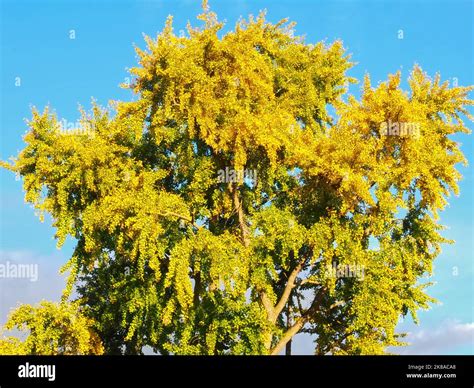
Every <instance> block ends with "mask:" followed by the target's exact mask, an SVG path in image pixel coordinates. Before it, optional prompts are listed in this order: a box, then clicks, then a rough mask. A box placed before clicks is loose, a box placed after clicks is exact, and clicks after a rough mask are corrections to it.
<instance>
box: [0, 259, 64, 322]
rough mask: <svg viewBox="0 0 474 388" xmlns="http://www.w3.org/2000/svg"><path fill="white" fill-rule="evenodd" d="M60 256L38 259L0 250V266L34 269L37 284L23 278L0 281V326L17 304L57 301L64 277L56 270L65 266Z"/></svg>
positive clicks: (62, 287) (0, 279) (2, 279)
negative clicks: (15, 265)
mask: <svg viewBox="0 0 474 388" xmlns="http://www.w3.org/2000/svg"><path fill="white" fill-rule="evenodd" d="M66 261H67V259H66V258H65V257H64V255H61V254H58V253H54V254H52V255H40V254H37V253H34V252H30V251H7V250H0V263H7V262H9V263H15V264H34V265H37V270H38V272H37V276H38V279H37V281H30V279H25V278H0V325H3V324H4V323H5V322H6V320H7V316H8V314H9V313H10V311H11V310H12V309H13V308H15V307H17V306H18V305H19V304H24V303H27V304H36V303H38V302H39V301H41V300H43V299H46V300H51V301H58V300H59V299H60V297H61V293H62V290H63V289H64V286H65V280H66V276H64V275H60V274H59V269H60V268H61V266H62V265H63V264H64V263H66Z"/></svg>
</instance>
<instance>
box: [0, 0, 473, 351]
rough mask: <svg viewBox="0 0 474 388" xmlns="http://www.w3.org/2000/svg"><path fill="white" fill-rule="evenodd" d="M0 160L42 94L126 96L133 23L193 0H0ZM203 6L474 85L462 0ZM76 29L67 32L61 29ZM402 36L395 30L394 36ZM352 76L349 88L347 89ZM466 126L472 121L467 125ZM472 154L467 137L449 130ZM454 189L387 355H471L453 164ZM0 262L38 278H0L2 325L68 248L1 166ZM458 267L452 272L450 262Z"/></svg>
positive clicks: (179, 11)
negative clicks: (437, 248)
mask: <svg viewBox="0 0 474 388" xmlns="http://www.w3.org/2000/svg"><path fill="white" fill-rule="evenodd" d="M0 3H1V12H0V18H1V19H0V26H1V27H0V43H1V45H0V46H1V53H0V73H1V74H0V77H1V88H0V158H1V159H3V160H5V159H7V158H8V157H10V156H12V155H16V154H17V153H18V151H19V150H21V149H22V148H23V146H24V144H23V141H22V135H23V134H24V132H25V131H26V129H27V128H26V124H25V121H24V119H26V118H29V117H30V116H31V113H30V112H31V107H32V106H33V105H34V106H37V107H38V108H40V109H41V110H42V109H43V108H44V106H45V105H48V104H50V105H51V107H53V108H54V109H55V111H56V112H57V114H58V116H59V117H60V118H64V119H66V120H68V121H70V122H74V121H76V120H77V119H78V118H79V114H78V110H77V108H78V105H79V104H80V105H82V106H84V107H85V108H89V107H90V101H91V98H92V97H93V98H95V99H96V100H97V101H98V102H99V103H100V104H103V105H105V104H107V102H108V101H109V100H117V99H120V100H127V99H131V94H130V92H129V91H126V90H123V89H120V88H119V87H118V85H119V84H120V83H122V82H124V81H126V77H128V73H127V70H126V69H127V68H128V67H133V66H135V64H136V57H135V52H134V49H133V45H134V44H135V45H137V46H139V47H141V48H143V47H144V42H143V35H142V34H143V33H145V34H147V35H151V36H155V35H156V33H157V32H158V31H159V30H161V29H162V27H163V25H164V21H165V19H166V17H167V16H168V15H169V14H172V15H174V19H175V29H176V30H177V31H179V30H180V29H184V27H185V25H186V23H187V21H188V20H190V21H191V23H193V24H196V23H197V20H196V18H195V17H196V15H197V14H198V13H200V1H199V0H182V1H171V0H169V1H157V0H149V1H125V0H118V1H59V0H45V1H41V2H39V1H33V0H31V1H22V0H0ZM210 5H211V8H212V9H213V10H214V11H215V12H217V14H218V15H219V18H220V19H225V20H227V22H228V25H227V27H226V29H229V28H232V27H233V25H234V23H235V21H236V20H237V19H238V18H239V17H240V16H243V17H246V16H247V15H248V14H249V13H253V14H257V13H258V12H259V10H261V9H267V10H268V15H267V16H268V19H269V20H270V21H273V22H276V21H278V20H280V19H282V18H284V17H289V18H290V20H292V21H295V22H297V26H296V33H297V34H299V35H305V36H306V40H307V42H308V43H315V42H318V41H320V40H326V41H327V42H331V41H333V40H335V39H341V40H342V41H343V42H344V45H345V47H346V48H347V50H348V52H350V53H351V54H352V60H353V61H354V62H356V63H357V65H356V66H355V67H354V68H353V69H351V70H350V72H349V74H350V75H351V76H353V77H356V78H359V79H361V77H363V75H364V74H365V73H367V72H368V73H369V74H370V76H371V78H372V81H373V83H374V84H376V83H377V82H378V81H383V80H385V79H386V78H387V74H389V73H394V72H396V71H397V70H401V71H402V75H403V78H404V80H405V82H404V85H406V78H407V77H408V73H409V71H410V69H411V68H412V67H413V65H414V64H415V63H418V64H420V65H421V67H422V68H423V69H424V70H425V71H427V72H428V73H429V74H431V75H434V74H435V73H436V72H440V73H441V76H442V79H443V80H446V79H449V80H451V81H457V82H458V83H459V84H460V85H471V84H474V74H473V69H474V55H473V51H474V48H473V36H474V31H473V28H474V27H473V25H474V23H473V22H474V11H473V3H472V2H471V1H455V0H446V1H419V0H415V1H408V0H407V1H397V2H392V1H349V0H346V1H339V0H337V1H309V0H307V1H302V0H299V1H298V0H273V1H270V0H266V1H264V0H261V1H249V0H213V1H212V0H211V1H210ZM72 30H74V34H75V39H70V38H71V36H72V34H73V33H72ZM400 32H402V34H403V39H399V37H400V36H401V34H400ZM359 87H360V85H357V86H354V87H352V89H351V92H352V93H354V94H355V95H357V94H358V93H359ZM469 125H470V128H471V129H472V128H474V127H473V125H472V123H470V124H469ZM456 139H457V140H458V141H460V142H461V143H462V144H463V147H462V149H463V151H464V152H465V154H466V156H467V158H468V159H469V161H470V162H471V163H472V162H473V160H474V152H473V146H472V137H470V136H466V135H462V136H458V137H457V138H456ZM460 170H461V172H462V174H463V175H464V180H463V181H462V182H461V184H460V188H461V195H460V196H459V197H451V198H450V201H449V202H450V206H449V207H448V208H447V209H446V210H445V211H444V212H443V213H442V217H441V221H442V223H443V224H445V225H447V226H448V229H447V230H446V231H445V236H446V237H448V238H452V239H454V240H456V244H455V245H451V246H445V247H444V250H443V253H442V254H441V255H440V257H439V258H438V259H437V260H436V262H435V275H434V276H433V278H432V279H431V280H432V281H435V282H436V284H435V285H434V286H433V287H431V288H430V289H429V293H430V294H431V295H432V296H434V297H436V298H438V299H439V300H440V302H441V304H439V305H435V306H433V307H432V309H431V310H429V311H426V312H421V313H420V314H419V317H420V324H419V326H414V325H413V323H412V322H411V320H410V319H407V320H406V321H405V322H401V323H400V330H407V331H409V332H410V333H411V334H410V336H409V340H410V341H411V342H412V343H413V345H412V346H411V347H410V348H407V349H393V350H392V351H394V352H397V353H403V354H407V353H415V354H416V353H418V354H423V353H425V354H428V353H433V354H437V353H438V354H474V323H473V322H474V319H473V312H474V310H473V309H474V307H473V306H474V303H473V302H474V301H473V295H474V285H473V284H474V282H473V276H474V274H473V272H474V271H473V262H474V260H473V252H474V249H473V248H474V246H473V244H474V243H473V240H474V235H473V227H472V220H473V184H472V183H473V176H472V169H471V168H470V167H467V168H465V167H462V166H460ZM0 188H1V190H0V263H2V262H6V261H12V262H13V261H16V262H24V263H38V265H39V281H38V282H30V281H29V280H27V279H22V280H16V281H15V282H13V281H12V280H11V279H10V280H6V279H0V323H3V322H4V321H5V318H6V314H7V312H8V311H9V310H10V308H12V307H14V306H16V305H17V304H18V303H19V302H21V303H34V302H37V301H39V300H41V299H43V298H45V299H58V298H59V296H60V292H61V289H62V287H63V284H64V281H63V279H62V277H61V276H60V275H59V274H58V273H57V270H58V268H59V267H60V266H61V265H62V264H64V263H65V261H66V260H67V258H68V257H69V255H70V253H71V252H72V247H73V242H72V241H68V242H67V243H66V245H65V246H64V247H63V248H62V249H61V250H60V251H58V250H57V248H56V243H55V241H54V239H53V234H54V231H53V229H52V228H51V226H50V223H49V222H48V221H46V222H45V223H44V224H41V223H40V221H39V219H38V218H37V217H36V216H35V214H34V210H33V209H32V208H31V207H30V206H29V205H26V204H25V203H24V201H23V192H22V187H21V182H20V181H16V180H15V177H14V176H13V175H12V174H11V173H9V172H7V171H4V170H0ZM456 269H457V272H456ZM294 342H295V349H294V350H295V353H301V354H306V353H311V351H312V348H311V345H312V344H311V339H310V338H308V337H306V336H304V335H300V336H298V337H297V338H296V339H295V341H294Z"/></svg>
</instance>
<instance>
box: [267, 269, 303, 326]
mask: <svg viewBox="0 0 474 388" xmlns="http://www.w3.org/2000/svg"><path fill="white" fill-rule="evenodd" d="M303 264H304V260H302V261H300V262H299V263H298V265H297V266H296V267H295V268H294V269H293V271H291V274H290V276H289V277H288V281H287V282H286V286H285V289H284V290H283V294H282V295H281V298H280V300H279V301H278V303H277V305H276V306H275V309H274V315H275V321H276V318H277V317H278V316H279V315H280V313H281V312H282V311H283V309H284V307H285V305H286V302H288V298H289V297H290V295H291V291H292V290H293V288H294V287H295V280H296V277H297V276H298V274H299V273H300V271H301V269H302V268H303ZM275 321H273V322H272V323H275Z"/></svg>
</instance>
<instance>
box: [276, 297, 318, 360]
mask: <svg viewBox="0 0 474 388" xmlns="http://www.w3.org/2000/svg"><path fill="white" fill-rule="evenodd" d="M324 291H325V288H321V289H320V290H319V292H318V293H317V295H316V296H315V297H314V300H313V302H312V303H311V306H310V307H309V308H308V310H306V311H305V312H304V313H303V314H302V315H301V316H300V317H299V318H298V319H296V321H295V323H294V324H293V326H291V327H290V328H289V329H288V330H287V331H286V332H285V334H283V337H282V338H280V341H279V342H278V343H277V344H276V345H275V347H274V348H273V349H272V350H271V351H270V355H272V356H274V355H277V354H278V353H280V351H281V350H282V349H283V347H284V346H285V345H286V344H287V342H288V341H289V340H291V339H292V338H293V337H294V336H295V335H296V334H298V332H299V331H300V330H301V329H302V328H303V326H304V325H305V323H306V322H308V321H309V320H310V318H311V313H313V312H314V311H316V309H317V308H318V307H319V305H320V304H321V300H322V298H323V296H324Z"/></svg>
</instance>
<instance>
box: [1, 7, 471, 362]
mask: <svg viewBox="0 0 474 388" xmlns="http://www.w3.org/2000/svg"><path fill="white" fill-rule="evenodd" d="M199 19H201V20H202V21H203V22H204V27H202V28H193V27H191V26H189V25H188V28H187V35H186V36H176V35H175V34H174V32H173V28H172V19H171V18H169V19H168V21H167V23H166V27H165V28H164V30H163V32H162V33H160V34H159V35H158V36H157V38H156V39H151V38H148V37H147V38H146V41H147V44H148V50H146V51H142V50H140V49H137V52H138V54H139V57H140V64H139V67H137V68H135V69H133V70H132V74H133V75H134V82H133V83H132V85H131V89H132V90H133V91H134V93H136V95H137V96H138V99H137V100H136V101H133V102H114V103H113V104H112V106H111V107H110V108H109V109H103V108H100V107H99V106H97V105H96V104H94V106H93V109H92V112H91V113H90V114H88V113H86V112H82V125H83V129H87V130H83V131H81V132H80V133H77V132H76V133H74V134H70V133H67V132H65V131H58V128H59V121H58V119H57V117H56V116H55V115H54V114H53V113H51V112H50V110H49V109H48V108H46V109H45V111H44V112H43V113H40V112H38V111H37V110H34V111H33V118H32V120H31V121H30V122H29V125H30V128H31V129H30V131H29V132H28V134H27V135H26V136H25V141H26V143H27V146H26V148H25V149H24V150H23V151H21V153H20V154H19V156H18V157H17V158H16V159H15V160H14V161H13V163H12V164H6V163H3V165H4V167H6V168H8V169H10V170H11V171H13V172H15V173H17V174H20V175H21V176H22V177H23V181H24V189H25V191H26V200H27V201H28V202H30V203H32V204H34V205H35V207H36V208H37V209H38V210H39V211H40V212H41V214H44V213H49V214H51V215H52V217H53V219H54V226H55V227H56V229H57V233H56V237H57V239H58V244H59V245H61V244H62V243H63V242H64V240H65V238H66V236H68V235H70V236H72V237H73V238H75V239H76V240H77V245H76V248H75V252H74V254H73V256H72V257H71V259H70V260H69V262H68V263H67V265H66V266H65V267H64V270H70V275H69V287H68V290H66V293H65V298H67V297H70V290H71V288H72V287H73V286H74V285H76V288H77V291H78V294H79V298H78V300H77V302H75V303H78V304H79V305H80V306H81V313H82V314H85V316H87V317H88V318H89V319H91V322H93V325H94V330H95V331H96V332H97V333H98V335H99V337H100V339H101V341H102V343H103V345H104V348H105V352H106V353H111V354H121V353H126V354H136V353H141V351H142V348H143V347H144V346H146V345H149V346H151V347H152V348H153V349H154V350H156V351H158V352H160V353H162V354H169V353H172V354H277V353H279V352H281V351H282V350H283V349H284V348H285V347H286V349H287V350H286V351H287V353H290V352H291V339H292V338H293V337H294V336H295V335H296V334H297V333H300V332H309V333H312V334H314V337H315V353H317V354H327V353H331V354H380V353H384V352H385V348H386V347H387V346H390V345H401V344H402V342H401V340H400V338H401V337H402V336H403V334H398V333H396V331H395V327H396V324H397V321H398V319H399V317H400V316H405V315H407V314H411V315H412V316H413V317H414V319H415V320H416V311H417V310H418V309H420V308H427V307H428V306H429V303H430V302H432V301H434V300H433V299H432V298H430V297H429V296H428V295H427V294H426V293H425V291H424V289H425V287H426V286H427V285H428V284H421V283H420V278H421V277H422V276H423V275H426V274H431V270H432V262H433V260H434V259H435V257H436V256H437V255H438V254H439V252H440V246H441V244H442V243H445V242H448V241H447V240H446V239H444V238H443V237H442V236H441V234H440V230H441V229H442V226H441V225H440V224H439V219H438V212H439V211H440V210H442V209H443V207H444V206H445V205H446V201H447V197H448V195H449V194H450V192H454V193H457V191H458V186H457V182H458V181H459V179H460V178H461V176H460V174H459V172H458V171H457V170H456V164H458V163H460V162H465V159H464V156H463V154H462V153H461V151H460V149H459V145H458V144H457V143H456V142H455V141H453V140H452V139H450V138H449V135H452V134H454V133H458V132H464V133H467V132H468V129H467V127H466V126H465V125H464V123H463V121H462V115H465V116H467V117H468V118H469V119H471V120H472V116H470V115H469V113H468V112H467V110H466V106H467V105H473V101H472V100H469V99H468V97H467V96H468V93H469V92H470V91H471V90H472V89H473V87H450V86H449V85H448V83H446V82H445V83H442V82H441V80H440V77H439V76H438V75H437V76H436V77H435V78H434V79H431V78H429V77H428V76H427V75H426V74H425V73H424V72H423V71H422V70H421V69H420V68H419V67H418V66H415V67H414V69H413V71H412V73H411V77H410V79H409V87H410V91H409V92H405V91H403V90H402V89H401V88H400V80H401V75H400V73H397V74H395V75H391V76H389V79H388V81H387V82H384V83H381V84H379V86H377V87H376V88H374V87H372V86H371V84H370V80H369V77H368V76H367V77H366V79H365V81H364V84H363V88H362V93H361V94H362V95H361V98H360V100H357V99H356V98H355V97H353V96H348V93H347V86H348V84H349V83H351V82H355V80H354V79H352V78H350V77H348V76H347V75H346V72H347V70H348V69H350V67H351V66H352V64H351V63H350V61H349V57H348V56H347V55H346V54H345V51H344V48H343V46H342V43H341V42H339V41H336V42H334V43H333V44H331V45H324V44H323V43H318V44H316V45H311V44H307V43H305V41H304V40H303V39H302V38H300V37H297V36H294V34H293V24H288V23H287V21H286V20H283V21H281V22H279V23H277V24H271V23H269V22H267V21H265V16H264V14H260V15H259V16H258V17H256V18H253V17H250V18H249V20H248V21H240V22H238V23H237V25H236V27H235V30H234V31H232V32H228V33H226V34H223V33H222V28H223V24H222V23H221V22H219V21H218V19H217V17H216V15H215V14H214V13H213V12H211V11H209V9H207V7H206V6H205V11H204V13H203V14H202V15H200V16H199ZM345 97H347V98H345ZM329 107H332V109H334V111H335V112H336V114H335V117H331V115H330V114H329V111H328V109H329ZM113 111H115V113H114V114H112V112H113Z"/></svg>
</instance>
